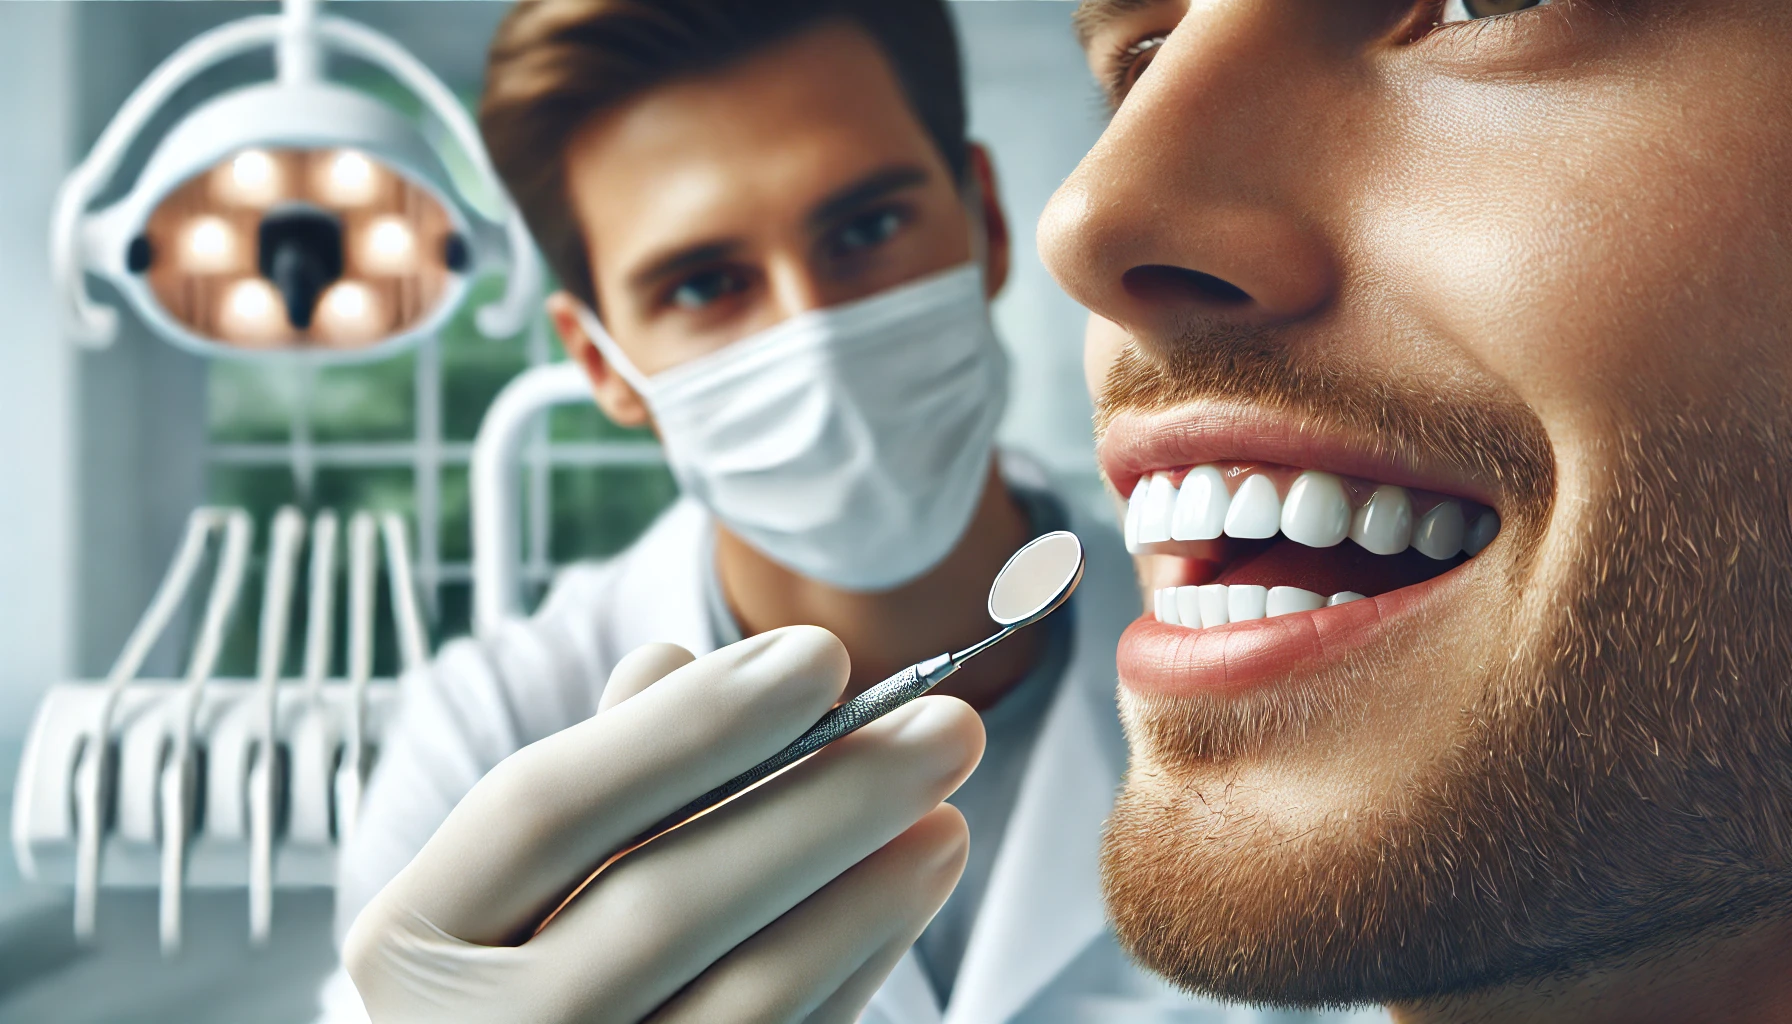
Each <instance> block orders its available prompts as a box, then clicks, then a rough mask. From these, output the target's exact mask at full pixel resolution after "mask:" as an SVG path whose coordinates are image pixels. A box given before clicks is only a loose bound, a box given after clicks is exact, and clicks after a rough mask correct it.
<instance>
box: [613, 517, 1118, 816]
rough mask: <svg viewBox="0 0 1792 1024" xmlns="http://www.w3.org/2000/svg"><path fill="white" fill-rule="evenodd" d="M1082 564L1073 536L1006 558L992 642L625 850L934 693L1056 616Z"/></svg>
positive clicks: (890, 692)
mask: <svg viewBox="0 0 1792 1024" xmlns="http://www.w3.org/2000/svg"><path fill="white" fill-rule="evenodd" d="M1084 564H1085V562H1084V557H1083V543H1082V541H1080V540H1078V539H1077V537H1076V534H1074V533H1069V532H1066V531H1063V530H1060V531H1058V532H1056V533H1048V534H1045V535H1044V536H1042V537H1038V538H1036V539H1034V540H1033V541H1031V542H1030V543H1028V544H1027V545H1026V546H1025V547H1022V548H1021V549H1020V550H1019V551H1016V552H1015V553H1014V554H1013V555H1012V556H1011V557H1010V558H1009V559H1008V564H1007V565H1004V566H1003V567H1002V571H1001V572H999V573H997V574H996V579H995V583H994V584H992V585H991V586H990V588H989V617H990V618H992V619H994V620H995V621H996V624H997V625H999V626H1001V627H1002V628H1001V630H1000V631H999V632H997V633H996V634H995V635H994V636H992V637H990V638H989V639H987V640H984V641H983V642H982V643H979V644H974V645H972V646H970V647H967V648H965V649H964V650H962V651H959V652H958V653H956V654H942V655H940V656H939V657H937V658H929V659H928V660H926V661H923V662H920V663H918V664H915V665H910V666H909V667H908V668H905V669H903V670H902V671H900V672H898V673H896V674H895V675H893V676H891V677H890V678H888V679H885V680H884V681H883V682H881V683H878V684H877V685H876V686H873V687H871V688H870V689H869V690H866V691H865V692H864V693H861V694H859V695H858V696H857V697H854V698H853V699H851V700H849V701H847V702H846V703H844V704H841V705H839V706H838V707H836V708H834V709H833V710H832V711H829V712H828V713H827V714H825V715H823V716H821V720H820V721H818V722H816V723H815V724H814V725H813V726H811V727H810V729H809V731H808V732H805V733H803V734H802V735H801V736H799V737H797V738H796V739H795V740H794V741H792V742H791V744H790V745H789V746H787V747H785V748H784V749H783V750H780V751H778V752H777V753H776V754H773V755H772V756H771V757H768V758H766V759H765V760H764V761H761V762H760V763H759V764H757V765H754V766H753V767H752V768H749V769H747V770H746V771H744V772H742V773H740V774H739V775H737V776H735V777H734V778H732V779H729V780H728V781H727V782H724V783H723V784H721V785H720V786H717V787H716V788H715V789H712V790H710V791H709V792H708V793H705V794H703V795H702V796H700V797H698V798H697V799H695V800H693V801H691V802H690V803H689V804H687V805H685V806H684V807H683V808H681V809H679V810H678V811H677V812H676V813H674V814H672V815H671V816H670V817H667V818H666V819H664V820H663V821H661V822H660V823H659V824H658V825H655V826H654V827H653V828H651V829H648V830H647V831H646V832H644V833H642V834H641V836H640V837H639V838H638V839H637V840H636V842H635V844H631V845H638V844H639V843H643V842H646V841H648V840H650V839H653V838H654V837H656V836H658V835H661V834H663V833H665V832H667V831H670V830H671V829H673V828H676V827H678V826H679V825H682V824H683V823H685V822H686V821H689V820H690V819H691V818H694V817H696V816H697V815H699V814H701V813H703V812H704V811H707V810H709V809H710V808H712V807H714V806H716V805H717V804H719V803H722V802H723V801H725V800H727V799H729V798H731V797H733V796H735V795H736V794H738V793H741V792H743V791H745V790H747V789H748V788H750V787H752V786H753V785H754V784H756V783H758V782H759V781H760V780H762V779H766V778H769V777H770V776H772V775H774V774H776V773H777V772H779V771H782V770H783V769H784V768H786V767H788V766H790V765H793V764H795V763H796V762H798V761H800V760H802V759H803V758H805V757H808V756H809V755H810V754H813V753H815V752H816V751H817V750H820V749H821V748H822V747H825V746H827V745H828V744H830V743H832V742H834V741H835V740H837V739H839V738H840V737H842V736H845V735H847V734H848V733H851V732H854V731H855V730H858V729H860V728H863V727H864V726H866V725H869V724H870V723H872V722H875V721H877V720H878V719H879V718H882V717H883V716H885V715H887V714H889V713H890V712H892V711H894V710H896V709H897V708H899V707H901V706H903V705H904V704H907V703H908V702H909V701H912V700H914V699H915V698H916V697H919V696H921V695H922V694H924V693H926V692H927V691H928V690H931V689H933V688H934V687H935V686H938V685H939V684H940V683H941V682H944V681H945V679H946V678H947V677H948V676H950V675H952V674H953V673H954V672H957V671H958V670H959V668H960V667H961V666H963V665H964V663H965V662H966V661H969V660H970V659H972V658H974V657H976V656H977V655H979V654H981V653H983V652H984V651H987V650H989V649H990V648H991V647H994V646H995V645H996V644H998V643H1001V642H1002V641H1003V640H1006V639H1007V638H1009V637H1011V636H1013V635H1014V634H1015V633H1017V632H1019V631H1020V630H1022V629H1024V628H1026V627H1027V626H1030V625H1032V624H1033V623H1035V622H1038V621H1039V620H1040V619H1043V618H1045V617H1046V616H1047V615H1050V614H1051V613H1052V612H1054V611H1056V610H1057V609H1058V608H1059V606H1061V605H1063V603H1064V602H1065V601H1067V600H1069V599H1070V595H1071V593H1072V592H1073V591H1075V590H1076V588H1077V584H1079V583H1081V582H1082V581H1083V566H1084Z"/></svg>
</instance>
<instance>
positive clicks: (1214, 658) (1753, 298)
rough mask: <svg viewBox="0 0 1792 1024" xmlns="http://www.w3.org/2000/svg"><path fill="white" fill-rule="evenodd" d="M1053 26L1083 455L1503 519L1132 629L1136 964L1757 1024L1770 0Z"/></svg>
mask: <svg viewBox="0 0 1792 1024" xmlns="http://www.w3.org/2000/svg"><path fill="white" fill-rule="evenodd" d="M1502 12H1509V13H1502ZM1480 15H1499V16H1493V17H1480ZM1465 18H1466V19H1468V20H1461V19H1465ZM1078 19H1079V24H1080V25H1081V27H1082V28H1083V29H1084V30H1085V35H1086V39H1085V41H1086V45H1087V52H1088V55H1089V60H1090V64H1091V67H1092V69H1093V70H1094V71H1095V73H1096V76H1097V78H1098V79H1099V80H1101V81H1102V82H1104V83H1107V84H1108V85H1109V87H1110V89H1111V99H1112V101H1113V103H1114V105H1115V108H1116V110H1115V114H1114V118H1113V120H1112V123H1111V124H1110V126H1109V128H1108V130H1107V132H1106V133H1105V134H1104V136H1103V137H1102V139H1101V140H1100V142H1099V143H1098V144H1097V146H1096V147H1095V148H1094V150H1093V151H1092V152H1091V153H1090V154H1089V156H1088V157H1087V159H1086V160H1085V161H1084V162H1083V164H1082V166H1081V167H1080V168H1079V169H1078V170H1077V172H1076V173H1075V174H1074V175H1073V176H1072V177H1071V178H1070V179H1069V180H1068V181H1067V182H1066V184H1065V185H1064V187H1063V189H1062V190H1061V192H1060V193H1059V195H1058V196H1057V197H1056V199H1055V200H1054V202H1053V204H1052V206H1051V207H1050V208H1049V209H1048V211H1047V213H1046V216H1045V218H1044V223H1043V225H1042V228H1041V231H1040V235H1039V237H1040V248H1041V252H1042V254H1043V255H1044V257H1045V258H1046V260H1047V262H1048V264H1049V266H1050V267H1051V269H1052V270H1053V272H1054V274H1055V275H1056V276H1057V278H1058V279H1059V281H1060V282H1061V283H1062V284H1063V285H1064V287H1065V288H1066V289H1067V290H1069V292H1070V293H1071V294H1072V295H1073V296H1074V297H1075V298H1076V299H1078V301H1080V302H1082V303H1084V304H1085V305H1086V306H1088V307H1089V308H1090V309H1091V310H1093V311H1094V312H1095V313H1096V314H1097V315H1098V316H1099V317H1100V318H1102V319H1101V320H1100V321H1098V322H1097V323H1096V324H1095V325H1094V326H1093V327H1092V329H1091V332H1090V344H1089V352H1088V360H1087V363H1088V367H1089V371H1090V379H1091V386H1092V388H1093V389H1094V391H1095V392H1096V394H1097V398H1098V402H1099V405H1100V414H1099V415H1100V419H1101V425H1102V429H1103V441H1102V457H1103V465H1104V467H1105V468H1106V470H1107V471H1108V473H1109V474H1110V477H1112V478H1113V479H1114V482H1115V483H1116V484H1117V485H1118V486H1119V487H1121V488H1122V489H1124V488H1126V487H1127V486H1128V485H1129V484H1130V482H1131V481H1132V480H1134V479H1136V478H1137V476H1138V475H1139V473H1141V472H1150V471H1153V470H1159V469H1162V470H1168V469H1174V468H1177V467H1178V465H1187V464H1188V463H1186V462H1184V461H1183V459H1184V456H1183V455H1182V454H1179V453H1199V455H1198V456H1197V455H1189V456H1187V458H1189V459H1190V460H1193V461H1201V462H1205V461H1221V460H1224V459H1235V460H1250V459H1253V458H1255V459H1262V460H1265V461H1280V462H1283V463H1290V464H1297V465H1301V466H1302V467H1303V468H1311V469H1344V466H1345V464H1348V467H1349V469H1348V470H1346V471H1350V472H1356V473H1357V474H1358V475H1360V476H1362V477H1367V478H1370V479H1384V478H1398V482H1401V483H1404V484H1408V485H1414V486H1423V485H1429V486H1431V487H1432V488H1433V489H1435V490H1437V491H1441V492H1443V493H1446V494H1456V495H1462V496H1466V497H1471V498H1474V499H1475V500H1478V501H1480V502H1483V503H1485V504H1487V505H1490V506H1492V507H1493V508H1495V509H1496V510H1498V512H1499V514H1500V517H1501V520H1502V523H1503V529H1502V531H1501V533H1500V535H1499V538H1498V540H1497V541H1495V542H1494V543H1493V545H1492V546H1491V547H1489V548H1488V549H1487V550H1486V551H1485V552H1483V553H1482V554H1481V555H1480V556H1479V557H1477V558H1475V559H1473V560H1471V561H1469V562H1467V563H1465V564H1464V565H1462V566H1461V567H1460V568H1458V569H1455V570H1454V571H1452V572H1450V573H1448V574H1446V575H1444V576H1441V577H1438V578H1437V580H1435V581H1433V582H1432V583H1428V584H1423V585H1422V586H1424V587H1426V588H1428V589H1425V590H1423V591H1422V592H1421V591H1420V590H1419V588H1417V587H1412V588H1407V589H1408V590H1409V591H1412V593H1411V594H1406V595H1405V596H1402V592H1400V591H1395V592H1393V593H1390V594H1384V595H1382V596H1381V597H1379V598H1376V599H1375V600H1374V601H1372V602H1365V603H1362V604H1358V605H1346V606H1343V607H1342V608H1337V609H1324V610H1321V611H1319V612H1313V613H1303V614H1307V615H1309V616H1310V618H1309V619H1308V620H1305V621H1306V622H1307V625H1304V626H1298V627H1297V626H1291V625H1287V624H1283V625H1281V626H1272V625H1270V624H1271V623H1275V622H1278V621H1279V620H1268V622H1265V623H1245V624H1242V625H1233V626H1225V627H1220V631H1218V632H1214V631H1201V632H1200V633H1196V632H1192V631H1189V632H1187V633H1186V635H1183V636H1180V637H1176V636H1171V635H1170V634H1169V632H1168V631H1169V630H1171V629H1173V628H1175V627H1166V626H1160V625H1158V624H1156V623H1153V622H1146V621H1143V620H1142V621H1141V623H1140V624H1138V625H1136V626H1135V627H1134V629H1133V630H1132V631H1129V633H1128V636H1127V638H1126V640H1125V641H1124V642H1123V645H1122V648H1121V651H1120V665H1121V681H1122V684H1123V685H1122V690H1121V702H1122V708H1123V712H1124V715H1125V719H1126V724H1127V729H1128V734H1129V738H1130V740H1131V742H1132V747H1133V752H1132V759H1133V760H1132V764H1133V768H1132V772H1131V774H1130V777H1129V780H1128V783H1127V789H1126V793H1125V795H1124V796H1123V798H1122V800H1121V803H1120V806H1119V809H1118V810H1117V812H1116V816H1115V819H1114V822H1113V824H1112V828H1111V831H1110V834H1109V836H1108V839H1107V847H1106V860H1107V869H1108V874H1107V885H1108V893H1109V898H1110V905H1111V907H1112V909H1113V912H1114V914H1115V917H1116V920H1117V922H1118V925H1119V928H1120V930H1121V932H1122V933H1123V935H1124V937H1125V938H1126V940H1127V942H1128V944H1129V946H1130V948H1132V949H1133V950H1134V951H1135V952H1136V953H1137V954H1138V955H1139V956H1140V957H1141V958H1143V959H1144V960H1146V961H1147V962H1148V963H1150V964H1151V965H1152V966H1154V967H1155V968H1157V969H1159V970H1161V971H1163V972H1165V973H1166V974H1168V975H1170V976H1171V977H1173V978H1174V979H1176V980H1178V981H1180V982H1182V983H1184V984H1186V985H1189V986H1192V987H1198V988H1203V989H1207V990H1210V991H1218V992H1222V993H1227V994H1231V995H1236V996H1241V997H1247V998H1253V999H1258V1000H1267V1001H1278V1002H1295V1003H1304V1004H1315V1003H1323V1002H1355V1001H1375V1002H1383V1003H1389V1004H1392V1005H1393V1007H1394V1009H1395V1011H1396V1015H1397V1016H1398V1017H1399V1018H1400V1019H1402V1020H1406V1021H1434V1020H1435V1021H1446V1020H1447V1021H1476V1020H1500V1021H1506V1020H1523V1021H1554V1020H1561V1021H1686V1020H1763V1021H1765V1020H1786V1019H1792V967H1788V965H1789V964H1792V824H1789V823H1792V699H1789V696H1788V694H1789V691H1792V687H1788V685H1787V683H1788V678H1787V677H1788V674H1789V672H1792V627H1789V626H1788V623H1789V622H1792V618H1789V617H1788V616H1789V614H1792V455H1789V453H1792V448H1789V447H1788V445H1789V439H1792V379H1789V378H1792V373H1789V371H1792V242H1789V239H1792V8H1788V7H1787V6H1786V5H1784V4H1779V3H1770V2H1765V0H1560V2H1554V3H1545V4H1536V3H1527V2H1523V0H1449V2H1424V3H1414V2H1411V0H1345V2H1340V0H1203V2H1198V3H1189V2H1187V0H1086V2H1085V3H1084V4H1083V5H1082V7H1081V9H1080V10H1079V14H1078ZM1440 21H1441V22H1448V23H1444V24H1439V22H1440ZM1129 52H1130V55H1129ZM1141 55H1142V57H1141V59H1138V60H1134V59H1133V57H1135V56H1141ZM1291 452H1304V453H1306V454H1305V456H1304V459H1305V461H1297V459H1296V458H1295V457H1293V456H1291V455H1290V454H1289V453H1291ZM1274 453H1279V454H1274ZM1272 455H1273V457H1272ZM1139 561H1140V569H1141V573H1142V574H1143V575H1144V576H1145V577H1146V578H1147V581H1148V583H1149V582H1150V581H1151V580H1154V579H1155V580H1161V579H1163V578H1164V577H1165V575H1166V574H1169V575H1174V574H1175V573H1178V572H1189V571H1192V569H1191V568H1190V565H1189V564H1187V563H1188V562H1189V559H1188V557H1186V556H1184V557H1180V558H1179V557H1178V556H1176V555H1165V554H1154V555H1149V556H1147V557H1143V558H1141V559H1140V560H1139ZM1173 582H1175V581H1173ZM1158 585H1162V583H1161V582H1160V583H1158ZM1414 595H1417V596H1414ZM1350 609H1355V610H1350ZM1227 630H1230V631H1231V632H1230V633H1227V632H1225V631H1227ZM1204 634H1205V635H1204ZM1314 638H1317V640H1316V641H1315V640H1314ZM1228 644H1229V645H1230V646H1227V645H1228ZM1278 644H1280V645H1282V646H1283V647H1284V648H1286V649H1288V650H1295V651H1297V652H1304V653H1299V656H1288V657H1283V658H1282V660H1281V661H1279V662H1278V661H1276V653H1277V652H1276V650H1275V649H1274V648H1276V646H1277V645H1278ZM1302 644H1304V645H1305V646H1301V645H1302ZM1216 652H1217V653H1216ZM1265 666H1268V667H1265Z"/></svg>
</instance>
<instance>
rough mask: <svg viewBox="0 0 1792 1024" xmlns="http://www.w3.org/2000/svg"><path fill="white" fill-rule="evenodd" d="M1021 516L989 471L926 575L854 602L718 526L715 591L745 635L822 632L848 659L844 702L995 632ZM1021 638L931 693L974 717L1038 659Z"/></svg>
mask: <svg viewBox="0 0 1792 1024" xmlns="http://www.w3.org/2000/svg"><path fill="white" fill-rule="evenodd" d="M1030 532H1031V531H1030V529H1029V524H1028V522H1027V517H1026V514H1025V513H1024V512H1023V511H1022V509H1021V506H1020V503H1019V502H1017V501H1016V500H1015V498H1014V496H1013V495H1012V494H1011V493H1009V491H1008V486H1007V484H1005V483H1004V482H1003V481H1002V478H1001V476H1000V475H999V474H998V473H996V471H995V469H994V467H993V465H992V467H991V469H990V474H989V484H988V486H986V487H985V488H984V489H983V497H982V499H981V501H980V502H979V503H978V506H977V512H976V514H975V516H973V517H972V519H971V525H970V527H969V529H967V530H966V531H965V535H964V537H963V538H962V539H960V540H959V542H958V546H957V547H955V548H953V549H952V553H951V554H949V555H947V556H946V559H945V561H943V562H941V563H940V564H939V565H937V566H935V567H934V568H933V570H932V571H930V572H929V573H928V574H927V575H925V576H923V577H921V578H920V579H918V580H915V581H914V582H913V583H909V584H906V585H904V586H902V587H900V588H898V589H896V590H891V591H887V592H884V593H879V594H861V593H853V592H851V591H845V590H840V589H837V588H835V587H832V586H829V585H828V584H825V583H819V582H817V581H815V580H812V579H809V578H808V577H806V576H801V575H798V574H797V573H794V572H792V571H790V570H789V569H786V568H784V567H783V566H781V565H779V564H777V563H776V562H773V561H771V560H770V559H768V558H766V557H765V556H764V555H761V554H760V553H759V552H758V551H756V550H754V549H753V547H752V546H751V545H749V544H747V543H746V542H745V541H743V540H741V539H740V538H739V537H736V536H735V535H734V534H732V533H730V532H729V531H728V530H727V529H726V528H725V527H721V526H717V527H716V570H717V573H718V575H719V576H720V577H721V581H722V593H723V595H724V596H725V597H726V598H727V601H728V607H729V608H730V609H731V610H733V612H734V616H735V620H736V621H737V622H738V623H739V624H740V628H741V632H742V633H743V634H745V635H746V636H753V635H755V634H758V633H764V632H766V631H767V630H772V629H779V628H781V627H784V626H795V625H811V626H821V627H823V628H824V629H827V630H829V631H830V632H832V633H833V634H834V635H835V636H837V637H839V638H840V641H841V642H842V643H844V644H845V645H846V650H847V651H848V652H849V653H850V654H851V655H852V679H851V681H850V682H849V683H848V684H847V696H849V697H850V696H852V695H854V694H857V693H859V692H861V691H863V690H865V689H867V688H869V687H871V686H873V685H875V684H876V683H878V682H879V681H881V680H883V679H884V678H885V677H887V676H889V675H891V674H893V673H895V672H897V671H900V670H901V669H903V668H905V667H907V666H908V665H911V664H913V663H914V662H917V661H921V660H923V659H926V658H931V657H933V656H934V655H936V654H944V653H947V652H950V651H956V650H962V649H963V648H965V647H969V646H970V645H971V644H974V643H976V642H977V641H979V640H982V639H983V638H984V637H987V636H988V635H989V634H991V633H993V632H994V631H995V629H996V627H995V625H994V624H993V623H991V622H990V621H989V611H988V608H987V604H986V602H987V600H988V597H989V586H990V584H991V583H992V582H993V581H994V580H995V578H996V573H997V572H1000V571H1001V568H1002V566H1003V565H1004V564H1005V563H1006V562H1007V561H1008V556H1009V555H1012V554H1013V553H1014V552H1015V551H1016V550H1018V549H1019V548H1020V546H1021V545H1022V544H1025V543H1026V542H1027V541H1028V540H1029V539H1030V537H1029V534H1030ZM1039 642H1040V641H1039V638H1038V637H1037V636H1036V635H1035V631H1033V630H1027V631H1024V632H1022V633H1021V634H1020V635H1018V636H1015V637H1014V638H1012V639H1010V640H1008V641H1006V642H1004V643H1002V644H1000V645H998V646H997V647H995V648H994V649H992V650H991V651H989V653H987V654H984V655H981V656H979V657H978V658H977V660H975V661H973V662H971V663H970V664H969V665H968V666H966V667H965V669H964V670H963V671H961V672H959V673H958V674H957V675H955V676H953V677H952V678H951V679H948V680H947V681H946V682H945V684H943V685H942V686H941V687H940V690H939V692H941V693H948V694H951V695H953V696H956V697H960V698H962V699H964V700H965V701H967V702H969V703H970V705H971V706H972V707H974V708H977V709H979V710H982V709H984V708H987V707H989V706H991V705H993V704H994V703H995V702H996V701H998V700H1000V699H1001V697H1002V695H1003V694H1005V693H1007V692H1008V690H1009V689H1011V688H1012V687H1013V686H1014V685H1015V684H1016V683H1018V682H1020V680H1021V679H1022V678H1023V677H1025V675H1026V674H1027V671H1028V670H1029V669H1031V668H1032V666H1033V663H1034V662H1035V661H1036V660H1037V658H1038V655H1039Z"/></svg>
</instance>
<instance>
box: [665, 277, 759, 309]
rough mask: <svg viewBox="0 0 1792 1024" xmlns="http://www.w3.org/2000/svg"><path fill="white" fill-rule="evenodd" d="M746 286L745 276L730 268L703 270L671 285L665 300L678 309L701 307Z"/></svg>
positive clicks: (742, 289)
mask: <svg viewBox="0 0 1792 1024" xmlns="http://www.w3.org/2000/svg"><path fill="white" fill-rule="evenodd" d="M746 287H747V281H746V278H745V277H743V276H742V275H740V274H738V273H736V272H734V271H732V270H728V269H725V268H716V269H714V270H703V271H699V272H698V273H695V274H692V275H691V276H690V277H687V278H685V279H684V280H682V281H680V282H679V283H678V284H676V285H673V286H672V291H671V292H670V293H669V294H668V295H667V297H666V301H667V302H668V303H669V304H670V305H673V306H676V307H678V308H679V309H703V308H704V307H706V306H708V305H710V304H711V303H713V302H716V301H718V300H720V299H725V298H727V297H728V296H730V295H733V294H734V293H736V292H740V291H744V290H745V289H746Z"/></svg>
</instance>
